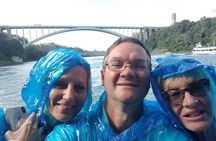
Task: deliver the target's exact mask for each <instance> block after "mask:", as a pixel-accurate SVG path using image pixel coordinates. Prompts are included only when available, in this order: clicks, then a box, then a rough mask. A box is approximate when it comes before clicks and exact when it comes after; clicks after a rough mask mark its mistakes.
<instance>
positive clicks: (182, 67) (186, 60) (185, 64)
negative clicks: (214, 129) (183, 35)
mask: <svg viewBox="0 0 216 141" xmlns="http://www.w3.org/2000/svg"><path fill="white" fill-rule="evenodd" d="M156 61H157V62H158V65H157V66H156V68H155V69H154V70H153V71H152V73H151V86H152V89H153V92H154V95H155V97H156V99H157V100H158V103H159V104H160V106H161V107H162V109H163V110H164V112H165V113H166V114H167V116H168V117H169V119H170V120H171V122H172V123H173V125H174V126H175V127H176V128H178V129H179V130H181V131H182V132H184V133H185V134H186V135H188V136H191V135H190V133H189V132H188V131H187V130H186V129H185V128H184V126H183V125H182V124H181V122H180V121H179V120H178V119H177V118H176V116H175V114H174V112H173V111H172V109H171V107H170V106H169V105H168V104H167V103H166V102H165V100H164V99H163V97H162V95H161V90H160V88H161V87H160V84H159V83H160V82H159V80H165V79H168V78H170V77H175V76H178V75H182V74H185V73H188V72H191V71H196V70H200V69H202V70H203V73H205V74H204V75H205V76H207V77H208V79H209V80H210V83H211V89H212V91H213V95H212V99H213V101H214V103H213V104H214V105H212V106H213V107H214V108H213V110H214V114H215V113H216V95H215V94H216V87H215V86H216V73H215V68H214V67H213V66H211V65H204V64H202V63H201V62H199V61H197V60H195V59H193V58H190V57H186V56H179V55H170V56H166V57H163V58H157V59H156ZM215 117H216V116H215V115H214V121H215ZM215 123H216V122H215ZM191 138H193V137H192V136H191ZM193 140H195V139H193Z"/></svg>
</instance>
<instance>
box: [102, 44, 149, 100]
mask: <svg viewBox="0 0 216 141" xmlns="http://www.w3.org/2000/svg"><path fill="white" fill-rule="evenodd" d="M113 61H116V62H124V63H126V64H127V66H125V69H122V70H120V71H113V70H112V69H111V68H109V66H105V68H104V69H103V70H102V82H103V84H104V87H105V89H106V92H107V97H108V99H110V100H112V101H120V102H123V103H133V104H134V102H138V103H141V102H142V100H143V98H144V97H145V96H146V94H147V93H148V90H149V81H150V67H147V68H145V69H142V70H139V69H135V67H136V66H137V65H138V64H140V62H146V61H147V62H150V59H149V57H148V55H147V54H146V52H145V50H144V49H143V48H142V47H141V46H140V45H138V44H135V43H131V42H124V43H121V44H119V45H118V46H116V47H115V48H113V49H112V50H111V52H110V53H109V55H108V56H107V61H106V62H107V63H108V64H109V63H112V62H113ZM112 64H114V65H115V66H114V67H117V68H118V67H119V66H118V64H115V63H112ZM135 65H136V66H135Z"/></svg>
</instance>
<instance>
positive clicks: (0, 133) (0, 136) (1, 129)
mask: <svg viewBox="0 0 216 141" xmlns="http://www.w3.org/2000/svg"><path fill="white" fill-rule="evenodd" d="M7 130H8V125H7V122H6V119H5V114H4V110H3V109H2V108H0V141H6V139H5V137H4V135H5V132H6V131H7Z"/></svg>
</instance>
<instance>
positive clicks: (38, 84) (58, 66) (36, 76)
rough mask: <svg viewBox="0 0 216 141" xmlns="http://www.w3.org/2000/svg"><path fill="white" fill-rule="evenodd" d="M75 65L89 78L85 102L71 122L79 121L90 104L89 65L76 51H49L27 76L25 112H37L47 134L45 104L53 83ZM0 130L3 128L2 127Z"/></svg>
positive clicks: (24, 88)
mask: <svg viewBox="0 0 216 141" xmlns="http://www.w3.org/2000/svg"><path fill="white" fill-rule="evenodd" d="M77 65H80V66H82V67H83V68H84V69H85V70H86V72H87V73H88V76H89V80H88V90H87V97H86V101H85V103H84V104H83V107H82V109H81V111H80V112H79V113H78V114H77V116H76V117H74V118H73V119H71V120H76V119H79V118H80V117H82V116H84V115H85V114H86V113H87V112H88V110H89V107H90V105H91V103H92V92H91V76H90V65H89V63H88V62H87V61H86V60H85V59H84V58H83V57H82V56H81V55H80V54H79V53H77V52H76V51H74V50H72V49H67V48H57V49H55V50H52V51H50V52H49V53H48V54H47V55H46V56H44V57H42V58H41V59H40V60H39V61H38V62H36V63H35V65H34V66H33V68H32V70H31V72H30V74H29V78H28V80H27V81H26V82H25V84H24V86H23V88H22V92H21V96H22V99H23V100H24V102H25V104H26V105H25V106H26V109H27V112H28V113H32V112H37V115H38V116H39V122H40V123H41V124H42V126H44V127H45V130H46V131H47V132H49V131H50V130H51V129H48V127H47V121H46V120H47V119H46V118H45V108H46V106H47V105H46V104H47V102H48V101H49V93H50V91H51V89H52V88H53V86H54V84H55V81H56V80H57V79H58V78H60V77H61V76H62V75H63V74H64V73H65V72H67V71H68V70H71V69H72V68H73V67H75V66H77ZM1 114H2V112H1V111H0V116H2V115H1ZM2 117H3V116H2ZM1 122H2V121H1ZM3 124H4V123H3ZM4 125H5V124H4ZM1 128H3V126H2V125H1ZM6 128H7V127H6ZM3 129H5V128H3ZM0 130H1V129H0ZM0 132H1V131H0Z"/></svg>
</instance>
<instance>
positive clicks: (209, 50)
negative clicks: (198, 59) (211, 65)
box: [192, 46, 216, 55]
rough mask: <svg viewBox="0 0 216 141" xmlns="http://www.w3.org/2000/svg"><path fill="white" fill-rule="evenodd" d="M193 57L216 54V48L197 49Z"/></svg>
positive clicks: (194, 49)
mask: <svg viewBox="0 0 216 141" xmlns="http://www.w3.org/2000/svg"><path fill="white" fill-rule="evenodd" d="M192 54H193V55H206V54H216V46H213V47H195V48H193V51H192Z"/></svg>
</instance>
